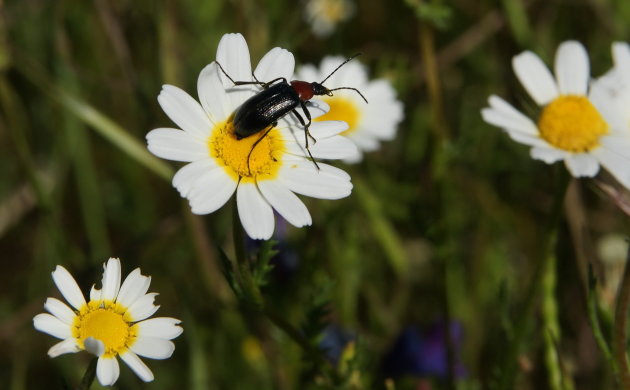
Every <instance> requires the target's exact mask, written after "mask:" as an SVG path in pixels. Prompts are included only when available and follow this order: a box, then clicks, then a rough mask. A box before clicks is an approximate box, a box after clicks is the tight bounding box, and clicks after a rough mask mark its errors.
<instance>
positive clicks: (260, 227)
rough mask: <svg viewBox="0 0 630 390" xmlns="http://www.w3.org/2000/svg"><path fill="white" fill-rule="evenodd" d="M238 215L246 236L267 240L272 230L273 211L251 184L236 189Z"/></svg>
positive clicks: (241, 184) (244, 184)
mask: <svg viewBox="0 0 630 390" xmlns="http://www.w3.org/2000/svg"><path fill="white" fill-rule="evenodd" d="M236 205H237V207H238V215H239V217H240V219H241V223H242V224H243V229H245V232H247V235H248V236H250V237H251V238H253V239H254V240H268V239H269V238H271V235H272V234H273V230H274V217H273V210H272V209H271V206H270V205H269V203H267V201H266V200H265V199H264V198H263V196H262V195H261V194H260V192H259V191H258V188H257V187H256V185H255V184H253V183H240V184H239V186H238V188H237V189H236Z"/></svg>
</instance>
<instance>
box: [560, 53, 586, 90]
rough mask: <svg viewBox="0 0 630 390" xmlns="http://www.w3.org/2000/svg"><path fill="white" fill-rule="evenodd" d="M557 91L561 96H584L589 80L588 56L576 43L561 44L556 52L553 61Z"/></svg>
mask: <svg viewBox="0 0 630 390" xmlns="http://www.w3.org/2000/svg"><path fill="white" fill-rule="evenodd" d="M555 71H556V79H557V80H558V90H559V92H560V93H561V94H563V95H586V92H587V90H588V80H589V78H590V65H589V61H588V54H587V53H586V49H585V48H584V46H583V45H582V44H581V43H579V42H576V41H567V42H563V43H562V44H561V45H560V46H559V47H558V50H557V51H556V60H555Z"/></svg>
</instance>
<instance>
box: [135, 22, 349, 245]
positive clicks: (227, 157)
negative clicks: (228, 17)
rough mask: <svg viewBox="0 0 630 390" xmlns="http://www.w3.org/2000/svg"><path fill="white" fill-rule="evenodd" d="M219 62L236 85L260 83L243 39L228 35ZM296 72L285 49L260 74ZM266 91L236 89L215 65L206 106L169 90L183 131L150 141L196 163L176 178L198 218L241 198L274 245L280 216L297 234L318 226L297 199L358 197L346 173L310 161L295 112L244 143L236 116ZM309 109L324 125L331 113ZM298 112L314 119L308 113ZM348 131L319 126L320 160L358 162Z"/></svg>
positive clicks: (206, 84)
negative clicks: (299, 229) (238, 134)
mask: <svg viewBox="0 0 630 390" xmlns="http://www.w3.org/2000/svg"><path fill="white" fill-rule="evenodd" d="M216 59H217V61H218V62H219V63H220V64H221V66H222V67H223V69H224V70H225V71H226V72H227V73H228V74H229V75H230V77H231V78H232V79H233V80H235V81H253V77H252V72H251V64H250V57H249V49H248V47H247V43H246V41H245V39H244V38H243V36H242V35H241V34H226V35H224V36H223V37H222V38H221V41H220V42H219V45H218V48H217V55H216ZM294 66H295V60H294V58H293V54H291V53H290V52H289V51H287V50H285V49H281V48H278V47H277V48H274V49H272V50H270V51H269V52H268V53H267V54H265V56H264V57H263V58H262V59H261V60H260V62H259V63H258V66H257V67H256V69H255V71H254V74H255V76H256V78H257V79H258V80H260V81H263V82H266V81H270V80H273V79H276V78H279V77H284V78H285V79H287V80H290V79H291V76H292V75H293V71H294ZM260 90H261V88H260V87H259V86H239V87H235V86H234V85H233V83H232V82H231V81H230V80H229V79H228V78H227V77H226V76H225V74H223V72H222V71H221V70H220V69H219V67H218V66H217V64H216V62H213V63H211V64H210V65H208V66H206V67H205V68H204V69H203V70H202V71H201V74H200V75H199V79H198V83H197V91H198V94H199V101H200V103H199V102H197V101H196V100H195V99H194V98H193V97H191V96H190V95H188V94H187V93H186V92H184V91H183V90H181V89H179V88H177V87H175V86H171V85H165V86H164V87H163V89H162V91H161V92H160V95H159V96H158V102H159V103H160V105H161V107H162V109H163V110H164V112H165V113H166V114H167V115H168V117H169V118H170V119H171V120H172V121H173V122H174V123H175V124H176V125H177V126H179V129H175V128H161V129H155V130H152V131H151V132H149V133H148V134H147V141H148V149H149V151H150V152H151V153H153V154H155V155H156V156H158V157H161V158H164V159H167V160H173V161H180V162H185V163H188V164H187V165H185V166H184V167H182V168H181V169H179V171H178V172H177V173H176V174H175V176H174V177H173V186H174V187H175V188H176V189H177V190H178V191H179V193H180V195H181V196H182V197H184V198H187V199H188V201H189V203H190V206H191V209H192V212H193V213H195V214H209V213H212V212H214V211H216V210H218V209H219V208H221V207H222V206H223V205H224V204H225V203H226V202H227V201H228V200H229V199H230V198H231V197H232V195H233V194H234V193H236V204H237V209H238V214H239V218H240V221H241V223H242V225H243V228H244V230H245V232H246V233H247V234H248V235H249V236H250V237H251V238H253V239H269V238H270V237H271V235H272V234H273V231H274V227H275V217H274V212H273V210H275V211H276V212H277V213H278V214H279V215H280V216H282V217H283V218H284V219H285V220H287V221H288V222H289V223H291V224H292V225H294V226H296V227H303V226H308V225H311V223H312V219H311V215H310V213H309V211H308V209H307V208H306V206H305V205H304V203H303V202H302V200H300V198H299V197H298V196H297V195H296V194H299V195H305V196H309V197H313V198H320V199H340V198H344V197H346V196H348V195H350V193H351V191H352V183H351V182H350V176H349V175H348V174H347V173H346V172H344V171H343V170H341V169H338V168H336V167H334V166H332V165H329V164H327V163H324V162H321V161H317V165H316V164H315V163H314V162H313V161H311V160H310V159H309V157H308V154H307V152H306V149H305V146H306V142H307V139H305V134H304V129H303V127H302V126H301V125H300V124H299V122H298V121H297V119H296V118H295V116H294V115H293V114H292V113H289V114H288V115H286V116H285V117H283V118H281V119H280V120H279V121H278V124H277V126H276V127H274V128H273V129H271V130H270V131H269V132H268V133H266V132H265V131H261V132H259V133H256V134H254V135H251V136H249V137H246V138H242V139H240V140H238V139H237V138H236V136H235V134H234V126H233V123H232V121H231V117H232V115H233V113H234V112H235V110H236V109H237V108H238V107H239V106H240V105H241V104H242V103H243V102H244V101H245V100H247V99H248V98H250V97H252V96H254V95H255V94H256V93H258V92H259V91H260ZM308 109H309V112H310V114H311V117H312V118H318V117H320V116H321V115H323V114H324V113H325V112H326V111H327V110H328V106H327V105H326V104H325V103H323V102H321V101H317V100H312V101H310V103H309V104H308ZM298 112H300V113H301V114H302V116H303V117H304V118H306V116H305V115H304V113H303V112H302V111H301V109H298ZM347 128H348V125H347V123H345V122H342V121H321V122H313V123H312V125H311V127H310V134H311V135H312V137H313V138H314V139H315V140H316V142H313V140H312V139H309V141H308V142H309V150H310V152H311V154H312V155H313V157H314V158H315V159H316V160H321V159H326V160H334V159H344V158H349V157H352V156H354V155H356V154H357V153H358V151H357V149H356V146H355V145H354V144H353V143H352V142H351V141H350V140H348V138H346V137H344V136H342V135H340V134H341V133H342V132H343V131H345V130H346V129H347ZM265 134H266V135H265ZM263 136H264V137H263ZM261 137H262V138H261ZM259 139H260V141H259V142H258V143H257V145H256V146H255V147H254V148H253V149H252V147H253V146H254V144H255V143H256V142H257V141H258V140H259Z"/></svg>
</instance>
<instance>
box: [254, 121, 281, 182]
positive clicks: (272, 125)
mask: <svg viewBox="0 0 630 390" xmlns="http://www.w3.org/2000/svg"><path fill="white" fill-rule="evenodd" d="M277 124H278V122H274V123H272V124H271V125H270V126H269V129H268V130H267V131H265V133H264V134H263V135H262V136H261V137H260V138H258V139H257V140H256V142H254V144H253V145H252V148H251V149H250V150H249V154H248V155H247V171H248V173H249V175H250V176H251V174H252V169H251V168H250V166H249V158H250V157H251V156H252V152H253V151H254V149H256V145H258V143H259V142H260V141H262V139H263V138H265V137H266V136H267V134H269V132H270V131H271V130H273V128H274V127H276V125H277Z"/></svg>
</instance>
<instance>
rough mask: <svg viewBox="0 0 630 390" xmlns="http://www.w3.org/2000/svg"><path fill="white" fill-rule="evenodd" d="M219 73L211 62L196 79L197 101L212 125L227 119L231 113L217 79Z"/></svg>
mask: <svg viewBox="0 0 630 390" xmlns="http://www.w3.org/2000/svg"><path fill="white" fill-rule="evenodd" d="M220 73H221V70H220V69H219V66H218V65H217V64H216V63H215V62H213V63H212V64H210V65H207V66H206V67H205V68H203V70H202V71H201V73H200V74H199V78H198V79H197V93H198V94H199V101H200V102H201V106H202V107H203V109H204V110H205V111H206V113H207V114H208V115H209V117H210V120H211V121H212V122H214V124H216V123H218V122H220V121H223V120H225V119H227V118H228V117H229V116H230V115H232V111H233V108H232V107H230V105H229V103H228V102H229V100H228V97H227V94H226V93H225V89H224V88H223V84H222V83H221V79H220V78H219V77H220V76H219V74H220Z"/></svg>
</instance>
